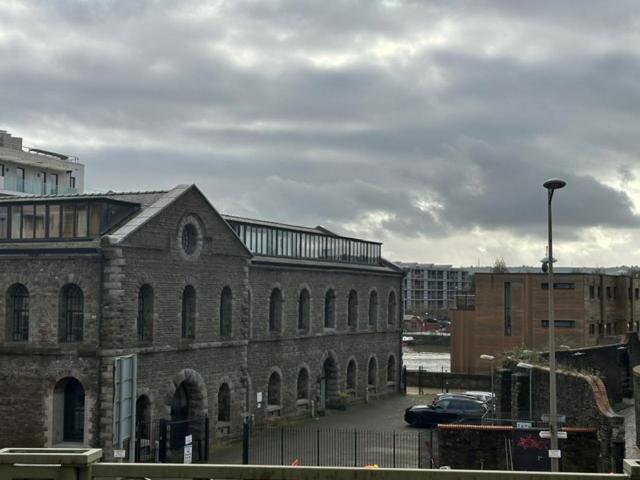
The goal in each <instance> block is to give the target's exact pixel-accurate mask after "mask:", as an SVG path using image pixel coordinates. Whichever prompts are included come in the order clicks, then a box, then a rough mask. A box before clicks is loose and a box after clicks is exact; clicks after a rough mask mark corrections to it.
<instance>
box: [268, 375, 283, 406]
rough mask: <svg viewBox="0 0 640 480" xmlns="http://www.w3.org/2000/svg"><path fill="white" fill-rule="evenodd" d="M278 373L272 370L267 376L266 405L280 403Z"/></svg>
mask: <svg viewBox="0 0 640 480" xmlns="http://www.w3.org/2000/svg"><path fill="white" fill-rule="evenodd" d="M280 383H281V380H280V375H279V374H278V372H273V373H272V374H271V376H270V377H269V386H268V387H267V405H280V404H281V403H280V401H281V400H280V398H281V397H280V395H281V393H280V387H281V385H280Z"/></svg>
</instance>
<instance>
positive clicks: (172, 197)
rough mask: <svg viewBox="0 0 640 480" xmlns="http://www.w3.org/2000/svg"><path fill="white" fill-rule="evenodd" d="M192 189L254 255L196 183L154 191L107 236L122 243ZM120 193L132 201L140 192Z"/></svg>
mask: <svg viewBox="0 0 640 480" xmlns="http://www.w3.org/2000/svg"><path fill="white" fill-rule="evenodd" d="M190 190H195V191H196V192H198V194H200V196H201V197H202V199H203V200H204V201H205V203H206V204H207V205H208V206H209V208H211V210H213V212H214V213H215V214H216V215H218V216H219V217H220V218H221V219H222V221H223V223H224V225H225V226H226V227H227V228H228V229H229V232H230V233H231V234H232V235H233V237H234V238H236V240H237V241H238V243H239V244H240V247H241V248H242V249H243V250H244V251H245V253H247V255H248V256H249V257H251V256H253V255H252V253H251V252H250V251H249V249H248V248H247V246H246V245H245V244H244V242H242V240H240V238H238V235H237V234H236V232H235V231H234V230H233V229H232V228H231V227H230V226H229V224H228V223H227V222H226V220H225V218H224V216H222V215H220V213H219V212H218V211H217V210H216V208H215V207H214V206H213V205H212V204H211V202H210V201H209V199H208V198H207V197H206V196H205V195H204V194H203V193H202V192H201V191H200V189H199V188H198V187H197V186H196V185H186V184H182V185H177V186H175V187H174V188H172V189H171V190H169V191H165V192H154V193H157V194H158V195H157V196H154V195H150V196H149V197H148V198H147V200H148V203H146V204H141V207H142V208H141V209H140V211H138V212H137V213H136V214H134V215H133V216H131V217H129V219H128V220H126V221H125V222H124V223H123V224H122V225H120V226H119V227H117V228H116V229H115V230H114V231H112V232H111V233H109V234H107V235H105V237H106V238H107V239H108V240H109V241H110V243H112V244H119V243H122V242H123V241H124V240H125V239H126V238H127V237H128V236H129V235H131V234H132V233H134V232H136V231H137V230H138V229H140V228H141V227H142V226H143V225H145V224H146V223H147V222H149V221H150V220H151V219H153V218H154V217H155V216H157V215H158V214H160V213H161V212H162V211H163V210H164V209H165V208H167V207H169V206H170V205H171V204H173V202H175V201H176V200H178V199H179V198H180V197H181V196H182V195H184V194H185V193H186V192H188V191H190ZM120 195H122V197H127V195H129V196H130V198H131V201H135V198H137V196H138V195H140V194H137V193H132V194H127V193H122V194H120ZM121 199H122V200H124V198H121Z"/></svg>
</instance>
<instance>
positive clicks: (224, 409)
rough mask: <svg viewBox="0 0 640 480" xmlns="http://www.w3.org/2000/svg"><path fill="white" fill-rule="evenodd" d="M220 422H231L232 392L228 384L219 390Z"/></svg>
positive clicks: (224, 384)
mask: <svg viewBox="0 0 640 480" xmlns="http://www.w3.org/2000/svg"><path fill="white" fill-rule="evenodd" d="M218 421H219V422H230V421H231V390H230V389H229V385H227V384H226V383H223V384H222V385H221V386H220V390H218Z"/></svg>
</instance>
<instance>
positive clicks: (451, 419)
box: [404, 396, 488, 428]
mask: <svg viewBox="0 0 640 480" xmlns="http://www.w3.org/2000/svg"><path fill="white" fill-rule="evenodd" d="M487 412H488V408H487V405H486V404H485V403H484V402H482V401H480V400H475V399H473V398H468V397H462V396H445V397H442V398H439V399H438V400H436V402H435V403H434V404H433V405H414V406H413V407H409V408H407V409H406V410H405V412H404V421H405V422H407V423H408V424H409V425H411V426H412V427H425V428H432V427H435V426H436V425H437V424H439V423H480V421H481V420H482V417H484V416H485V415H486V414H487Z"/></svg>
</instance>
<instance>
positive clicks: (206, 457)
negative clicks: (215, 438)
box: [204, 415, 209, 462]
mask: <svg viewBox="0 0 640 480" xmlns="http://www.w3.org/2000/svg"><path fill="white" fill-rule="evenodd" d="M204 461H205V462H208V461H209V415H205V416H204Z"/></svg>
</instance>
